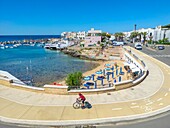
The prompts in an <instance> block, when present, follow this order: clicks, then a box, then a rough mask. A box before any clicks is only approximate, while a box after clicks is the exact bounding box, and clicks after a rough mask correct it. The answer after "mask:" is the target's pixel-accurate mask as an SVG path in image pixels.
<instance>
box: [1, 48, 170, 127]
mask: <svg viewBox="0 0 170 128" xmlns="http://www.w3.org/2000/svg"><path fill="white" fill-rule="evenodd" d="M131 50H132V52H133V51H134V50H133V49H132V48H131ZM135 53H136V54H137V56H138V57H139V58H141V59H143V61H144V62H145V63H146V65H147V66H148V69H149V75H148V76H147V77H146V79H145V80H144V81H143V82H142V83H140V84H139V85H137V86H135V87H133V90H132V89H131V88H129V89H125V90H121V91H117V92H111V95H107V94H98V95H87V96H86V97H87V100H88V101H89V102H90V103H91V104H92V106H93V107H92V109H84V110H82V109H78V110H76V109H73V107H72V104H73V103H74V102H75V99H76V97H77V96H73V95H70V96H64V95H60V96H59V95H50V94H40V93H34V92H27V91H24V90H18V89H14V88H8V87H5V86H0V97H1V98H0V104H1V106H0V116H1V121H6V122H13V123H26V124H40V125H67V124H68V125H70V124H83V123H102V122H107V121H112V122H113V121H120V120H128V119H133V118H134V119H135V118H142V117H144V116H150V115H151V114H155V113H156V112H157V111H158V110H159V109H162V108H164V107H167V106H169V104H170V101H169V98H170V94H169V91H170V82H169V77H170V74H168V73H170V69H169V68H166V67H165V66H164V64H162V63H160V62H159V61H157V60H155V59H153V58H151V57H149V56H147V55H144V54H143V53H140V52H139V51H135ZM162 111H163V110H162ZM80 115H81V116H80ZM77 120H79V121H77Z"/></svg>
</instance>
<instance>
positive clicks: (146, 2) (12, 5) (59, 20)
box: [0, 0, 170, 35]
mask: <svg viewBox="0 0 170 128" xmlns="http://www.w3.org/2000/svg"><path fill="white" fill-rule="evenodd" d="M169 6H170V0H0V35H41V34H42V35H53V34H55V35H58V34H60V33H61V32H63V31H76V32H77V31H83V30H85V31H88V30H89V29H90V28H95V29H100V30H102V31H104V32H109V33H115V32H124V31H131V30H133V29H134V24H137V29H139V28H149V27H150V28H154V27H155V26H158V25H167V24H170V7H169Z"/></svg>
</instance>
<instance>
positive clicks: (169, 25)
mask: <svg viewBox="0 0 170 128" xmlns="http://www.w3.org/2000/svg"><path fill="white" fill-rule="evenodd" d="M162 28H170V24H168V25H165V26H162Z"/></svg>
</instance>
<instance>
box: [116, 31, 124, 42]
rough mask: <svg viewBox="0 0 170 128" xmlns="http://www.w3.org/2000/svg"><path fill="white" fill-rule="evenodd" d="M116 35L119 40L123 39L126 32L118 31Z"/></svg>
mask: <svg viewBox="0 0 170 128" xmlns="http://www.w3.org/2000/svg"><path fill="white" fill-rule="evenodd" d="M114 36H115V38H116V40H117V41H123V37H124V34H123V33H122V32H116V33H115V34H114Z"/></svg>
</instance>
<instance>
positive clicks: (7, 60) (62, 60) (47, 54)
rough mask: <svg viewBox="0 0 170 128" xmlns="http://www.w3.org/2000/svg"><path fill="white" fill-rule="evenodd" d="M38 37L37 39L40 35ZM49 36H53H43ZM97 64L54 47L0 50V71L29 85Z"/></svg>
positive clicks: (60, 78)
mask: <svg viewBox="0 0 170 128" xmlns="http://www.w3.org/2000/svg"><path fill="white" fill-rule="evenodd" d="M40 37H41V38H40ZM43 37H44V38H52V37H55V36H43ZM23 38H24V39H42V36H38V37H37V38H36V37H35V36H33V37H31V36H28V37H27V36H24V37H23V36H11V37H10V36H8V38H6V40H5V37H3V41H7V40H22V39H23ZM97 66H98V64H96V63H94V62H92V61H87V60H81V59H78V58H74V57H71V56H69V55H66V54H64V53H62V52H61V51H57V50H48V49H44V48H43V47H40V46H38V45H35V46H25V45H21V46H19V47H16V48H7V49H0V70H3V71H7V72H9V73H11V74H12V75H14V76H15V77H17V78H18V79H20V80H21V81H23V82H25V83H26V84H28V85H29V86H43V85H45V84H52V83H53V82H58V81H62V80H65V78H66V76H67V75H68V74H69V73H72V72H75V71H81V72H86V71H89V70H92V69H93V68H95V67H97Z"/></svg>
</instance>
